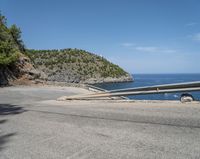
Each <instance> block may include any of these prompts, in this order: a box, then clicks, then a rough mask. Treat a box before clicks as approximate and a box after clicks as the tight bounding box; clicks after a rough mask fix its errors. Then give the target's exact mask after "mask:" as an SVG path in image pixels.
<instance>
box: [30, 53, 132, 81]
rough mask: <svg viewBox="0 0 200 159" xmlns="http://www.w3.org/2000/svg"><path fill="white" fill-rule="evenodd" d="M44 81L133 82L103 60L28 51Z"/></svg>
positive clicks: (126, 75) (92, 55)
mask: <svg viewBox="0 0 200 159" xmlns="http://www.w3.org/2000/svg"><path fill="white" fill-rule="evenodd" d="M28 55H29V57H30V58H31V60H32V61H33V63H34V66H35V68H36V69H37V70H39V71H40V72H43V73H44V75H43V76H42V79H43V80H47V81H57V82H67V83H102V82H125V81H132V80H133V79H132V77H131V76H130V75H129V74H128V73H127V72H125V71H124V70H123V69H122V68H120V67H119V66H117V65H115V64H113V63H111V62H109V61H107V60H106V59H105V58H103V57H100V56H97V55H95V54H92V53H89V52H87V51H84V50H78V49H63V50H29V51H28Z"/></svg>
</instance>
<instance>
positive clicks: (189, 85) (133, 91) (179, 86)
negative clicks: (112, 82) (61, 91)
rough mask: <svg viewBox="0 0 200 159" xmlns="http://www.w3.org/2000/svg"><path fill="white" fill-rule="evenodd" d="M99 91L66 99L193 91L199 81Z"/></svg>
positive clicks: (198, 84) (199, 83)
mask: <svg viewBox="0 0 200 159" xmlns="http://www.w3.org/2000/svg"><path fill="white" fill-rule="evenodd" d="M92 87H93V88H94V89H101V88H98V87H95V86H92ZM101 90H102V91H101V92H99V93H94V94H88V95H78V96H77V95H76V96H68V97H66V98H65V99H66V100H72V99H97V98H107V97H109V98H111V97H123V96H130V95H145V94H160V93H174V92H193V91H200V81H196V82H185V83H176V84H165V85H155V86H147V87H137V88H128V89H118V90H111V91H107V90H104V89H101Z"/></svg>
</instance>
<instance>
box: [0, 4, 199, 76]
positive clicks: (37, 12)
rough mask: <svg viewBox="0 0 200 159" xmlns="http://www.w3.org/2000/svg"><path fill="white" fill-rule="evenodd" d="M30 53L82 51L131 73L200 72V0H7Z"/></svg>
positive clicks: (5, 8) (9, 15) (7, 8)
mask: <svg viewBox="0 0 200 159" xmlns="http://www.w3.org/2000/svg"><path fill="white" fill-rule="evenodd" d="M0 10H1V12H2V14H4V15H5V16H6V17H7V19H8V25H11V24H13V23H14V24H17V25H18V26H19V27H20V28H21V30H22V32H23V34H22V36H23V40H24V42H25V44H26V47H27V48H33V49H54V48H55V49H61V48H80V49H85V50H87V51H90V52H94V53H96V54H99V55H102V56H104V57H106V58H107V59H109V60H110V61H112V62H114V63H116V64H118V65H120V66H121V67H123V68H124V69H125V70H127V71H129V72H130V73H200V60H199V59H200V51H199V50H200V1H199V0H32V1H31V0H30V1H29V0H17V1H16V0H1V1H0Z"/></svg>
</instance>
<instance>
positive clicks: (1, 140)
mask: <svg viewBox="0 0 200 159" xmlns="http://www.w3.org/2000/svg"><path fill="white" fill-rule="evenodd" d="M14 135H16V133H9V134H6V135H0V151H1V150H2V149H4V148H5V147H6V145H5V144H6V143H7V142H9V141H10V140H11V137H13V136H14Z"/></svg>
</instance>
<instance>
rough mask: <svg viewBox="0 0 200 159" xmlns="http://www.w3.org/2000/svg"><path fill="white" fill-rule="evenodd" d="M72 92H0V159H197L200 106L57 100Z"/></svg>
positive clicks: (76, 91)
mask: <svg viewBox="0 0 200 159" xmlns="http://www.w3.org/2000/svg"><path fill="white" fill-rule="evenodd" d="M79 93H87V91H85V90H82V89H76V88H71V89H69V88H61V87H59V88H57V89H56V88H54V87H52V88H29V87H18V88H17V87H13V88H11V87H9V88H0V159H7V158H8V159H66V158H67V159H77V158H78V159H79V158H81V159H88V158H91V159H109V158H111V159H119V158H121V159H134V158H136V159H151V158H152V159H155V158H158V159H160V158H161V159H176V158H177V159H178V158H180V159H184V158H185V159H199V158H200V104H199V103H193V104H181V103H178V102H170V103H160V102H156V103H145V102H129V103H128V102H114V101H110V102H109V101H67V102H58V101H55V99H56V98H57V97H60V96H62V95H70V94H79Z"/></svg>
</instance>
